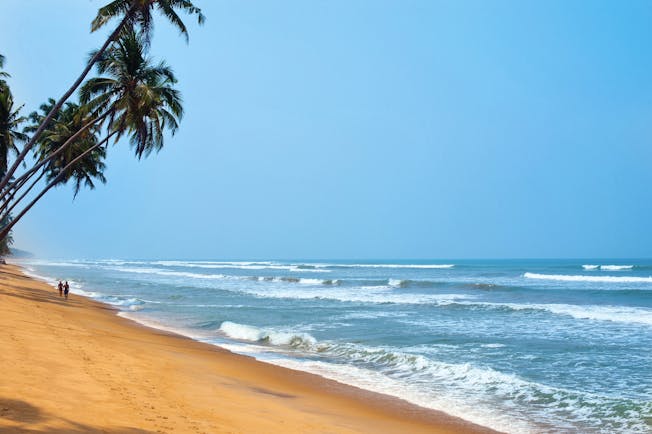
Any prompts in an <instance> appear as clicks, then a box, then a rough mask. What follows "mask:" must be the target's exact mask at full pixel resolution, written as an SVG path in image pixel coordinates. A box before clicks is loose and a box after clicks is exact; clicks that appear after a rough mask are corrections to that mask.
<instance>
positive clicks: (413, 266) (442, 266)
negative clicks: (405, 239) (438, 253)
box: [324, 264, 455, 269]
mask: <svg viewBox="0 0 652 434" xmlns="http://www.w3.org/2000/svg"><path fill="white" fill-rule="evenodd" d="M324 265H325V266H329V267H339V268H411V269H419V268H424V269H448V268H453V267H455V264H324Z"/></svg>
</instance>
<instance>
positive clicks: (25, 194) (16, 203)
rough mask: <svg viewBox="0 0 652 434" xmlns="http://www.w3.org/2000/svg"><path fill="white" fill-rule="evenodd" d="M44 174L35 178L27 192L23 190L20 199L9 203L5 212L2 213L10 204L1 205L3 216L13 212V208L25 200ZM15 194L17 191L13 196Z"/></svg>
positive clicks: (42, 172) (43, 172)
mask: <svg viewBox="0 0 652 434" xmlns="http://www.w3.org/2000/svg"><path fill="white" fill-rule="evenodd" d="M45 173H46V171H45V170H43V171H41V174H40V175H39V176H38V178H36V179H35V180H34V182H32V185H30V186H29V187H28V188H27V190H25V191H24V192H23V194H21V195H20V197H19V198H18V199H17V200H16V201H15V202H13V203H11V206H9V209H7V210H6V211H3V210H4V209H5V208H6V207H7V205H9V203H10V202H5V204H3V209H2V210H0V212H1V213H2V214H3V215H10V214H11V212H12V211H13V210H14V208H16V206H17V205H18V204H19V203H20V201H21V200H23V199H24V198H25V196H27V194H28V193H29V192H30V191H32V189H33V188H34V186H35V185H36V184H38V182H39V181H40V180H41V178H43V176H45ZM28 180H29V179H27V180H25V183H27V181H28ZM16 193H17V191H15V192H14V193H13V194H14V195H15V194H16Z"/></svg>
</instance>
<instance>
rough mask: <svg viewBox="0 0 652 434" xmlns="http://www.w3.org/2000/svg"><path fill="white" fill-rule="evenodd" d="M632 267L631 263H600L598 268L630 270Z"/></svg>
mask: <svg viewBox="0 0 652 434" xmlns="http://www.w3.org/2000/svg"><path fill="white" fill-rule="evenodd" d="M632 268H634V266H633V265H600V269H601V270H606V271H622V270H631V269H632Z"/></svg>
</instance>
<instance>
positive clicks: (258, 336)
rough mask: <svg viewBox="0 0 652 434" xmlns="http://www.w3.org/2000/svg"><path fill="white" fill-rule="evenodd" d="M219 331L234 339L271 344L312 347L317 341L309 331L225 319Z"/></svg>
mask: <svg viewBox="0 0 652 434" xmlns="http://www.w3.org/2000/svg"><path fill="white" fill-rule="evenodd" d="M219 331H220V332H222V333H224V334H225V335H226V336H228V337H230V338H233V339H239V340H245V341H251V342H266V343H269V344H271V345H289V346H291V347H295V348H302V347H310V346H313V345H315V344H316V343H317V341H316V340H315V338H314V337H312V336H311V335H309V334H308V333H293V332H288V331H279V330H273V329H263V328H258V327H254V326H250V325H246V324H238V323H235V322H231V321H224V322H223V323H222V325H220V328H219Z"/></svg>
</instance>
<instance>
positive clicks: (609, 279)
mask: <svg viewBox="0 0 652 434" xmlns="http://www.w3.org/2000/svg"><path fill="white" fill-rule="evenodd" d="M523 277H525V278H527V279H540V280H559V281H564V282H604V283H652V276H649V277H640V276H596V275H591V276H584V275H567V274H539V273H529V272H528V273H525V274H523Z"/></svg>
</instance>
